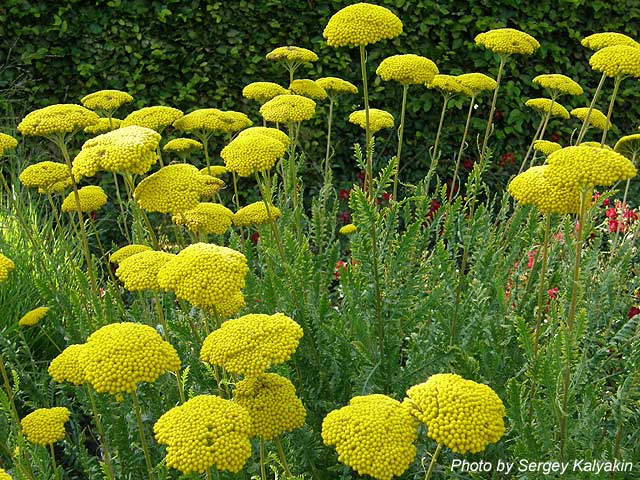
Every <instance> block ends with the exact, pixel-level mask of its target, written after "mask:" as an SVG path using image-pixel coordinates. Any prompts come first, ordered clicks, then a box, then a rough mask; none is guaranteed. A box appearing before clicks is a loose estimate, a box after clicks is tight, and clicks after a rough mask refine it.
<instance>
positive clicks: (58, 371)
mask: <svg viewBox="0 0 640 480" xmlns="http://www.w3.org/2000/svg"><path fill="white" fill-rule="evenodd" d="M84 347H85V344H81V345H69V346H68V347H67V348H65V349H64V350H63V351H62V353H61V354H60V355H58V356H57V357H56V358H54V359H53V360H52V361H51V363H50V364H49V370H48V371H49V375H51V378H53V381H54V382H56V383H63V382H69V383H71V384H73V385H82V384H84V383H86V382H87V379H86V377H85V375H84V369H83V368H82V365H81V363H80V352H82V350H83V349H84Z"/></svg>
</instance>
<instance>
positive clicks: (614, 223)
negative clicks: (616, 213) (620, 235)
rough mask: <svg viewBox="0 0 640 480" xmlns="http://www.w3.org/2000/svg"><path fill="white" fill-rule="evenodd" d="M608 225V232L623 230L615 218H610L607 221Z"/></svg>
mask: <svg viewBox="0 0 640 480" xmlns="http://www.w3.org/2000/svg"><path fill="white" fill-rule="evenodd" d="M608 226H609V233H614V232H623V231H624V228H623V226H622V225H620V224H619V223H618V221H617V220H612V219H610V220H609V223H608Z"/></svg>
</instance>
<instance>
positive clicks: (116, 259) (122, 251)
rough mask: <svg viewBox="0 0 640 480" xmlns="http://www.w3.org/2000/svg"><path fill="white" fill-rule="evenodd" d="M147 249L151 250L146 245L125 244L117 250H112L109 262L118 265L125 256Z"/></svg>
mask: <svg viewBox="0 0 640 480" xmlns="http://www.w3.org/2000/svg"><path fill="white" fill-rule="evenodd" d="M149 250H151V247H149V246H147V245H139V244H133V245H125V246H124V247H122V248H119V249H118V250H116V251H115V252H113V253H112V254H111V255H110V256H109V261H110V262H111V263H115V264H116V265H118V264H120V262H122V261H123V260H124V259H125V258H127V257H130V256H131V255H135V254H136V253H140V252H146V251H149Z"/></svg>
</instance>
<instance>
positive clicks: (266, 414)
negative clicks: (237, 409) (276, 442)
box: [233, 373, 307, 440]
mask: <svg viewBox="0 0 640 480" xmlns="http://www.w3.org/2000/svg"><path fill="white" fill-rule="evenodd" d="M233 400H234V402H236V403H237V404H238V405H240V406H242V407H244V408H245V409H247V411H248V412H249V415H250V416H251V423H252V425H251V436H252V437H260V438H262V439H264V440H272V439H274V438H276V437H277V436H278V435H281V434H283V433H285V432H290V431H292V430H295V429H296V428H300V427H302V426H303V425H304V419H305V417H306V415H307V411H306V410H305V408H304V405H302V402H301V401H300V399H299V398H298V397H297V396H296V388H295V387H294V386H293V384H292V383H291V382H290V381H289V380H288V379H286V378H284V377H281V376H280V375H276V374H275V373H265V374H261V375H258V376H257V377H249V378H246V379H244V380H242V381H241V382H238V383H237V384H236V388H235V390H234V392H233Z"/></svg>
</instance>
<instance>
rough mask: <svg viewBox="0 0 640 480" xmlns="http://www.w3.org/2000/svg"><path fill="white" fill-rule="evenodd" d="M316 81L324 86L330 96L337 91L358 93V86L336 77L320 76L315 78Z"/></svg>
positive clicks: (337, 92)
mask: <svg viewBox="0 0 640 480" xmlns="http://www.w3.org/2000/svg"><path fill="white" fill-rule="evenodd" d="M316 83H317V84H318V85H320V86H321V87H322V88H324V90H325V92H327V95H328V96H330V97H332V96H335V95H337V94H339V93H358V87H356V86H355V85H354V84H353V83H351V82H347V81H346V80H342V79H341V78H337V77H322V78H319V79H317V80H316Z"/></svg>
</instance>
